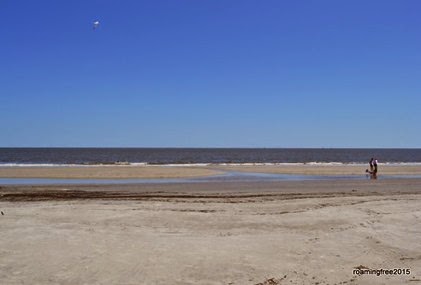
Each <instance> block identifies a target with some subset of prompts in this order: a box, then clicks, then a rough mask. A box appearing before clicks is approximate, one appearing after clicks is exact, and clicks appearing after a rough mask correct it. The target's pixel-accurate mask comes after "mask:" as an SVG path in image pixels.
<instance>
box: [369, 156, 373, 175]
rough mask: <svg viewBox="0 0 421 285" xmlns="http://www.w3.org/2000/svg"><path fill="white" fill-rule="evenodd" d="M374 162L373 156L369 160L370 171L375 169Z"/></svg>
mask: <svg viewBox="0 0 421 285" xmlns="http://www.w3.org/2000/svg"><path fill="white" fill-rule="evenodd" d="M373 162H374V158H373V157H372V158H371V159H370V162H369V164H370V172H373V169H374V165H373Z"/></svg>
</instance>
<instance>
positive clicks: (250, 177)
mask: <svg viewBox="0 0 421 285" xmlns="http://www.w3.org/2000/svg"><path fill="white" fill-rule="evenodd" d="M391 178H395V179H404V178H406V179H407V178H421V175H388V176H379V177H378V179H379V180H382V179H391ZM369 179H370V178H369V177H368V176H367V175H342V176H339V175H330V176H326V175H295V174H272V173H250V172H247V173H245V172H234V171H231V172H226V173H224V174H221V175H215V176H207V177H195V178H159V179H151V178H143V179H59V178H58V179H56V178H0V185H82V184H83V185H106V184H157V183H206V182H260V181H261V182H268V181H273V182H276V181H309V180H369Z"/></svg>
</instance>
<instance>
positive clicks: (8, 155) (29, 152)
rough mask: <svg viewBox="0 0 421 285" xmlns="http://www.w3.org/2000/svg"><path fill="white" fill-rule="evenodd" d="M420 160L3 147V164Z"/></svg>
mask: <svg viewBox="0 0 421 285" xmlns="http://www.w3.org/2000/svg"><path fill="white" fill-rule="evenodd" d="M371 157H375V158H377V159H378V160H379V163H406V164H418V163H421V149H418V148H417V149H362V148H361V149H360V148H355V149H353V148H0V165H4V166H7V165H11V166H13V165H18V166H19V165H104V164H105V165H108V164H110V165H113V164H150V165H155V164H158V165H172V164H177V165H183V164H278V163H321V164H323V163H343V164H353V163H368V161H369V160H370V158H371Z"/></svg>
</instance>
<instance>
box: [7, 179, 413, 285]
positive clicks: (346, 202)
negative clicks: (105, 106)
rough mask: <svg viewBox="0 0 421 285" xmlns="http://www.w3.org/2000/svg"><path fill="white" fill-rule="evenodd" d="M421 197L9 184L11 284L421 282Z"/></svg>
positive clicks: (297, 186) (230, 187) (334, 190)
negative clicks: (377, 271) (381, 272)
mask: <svg viewBox="0 0 421 285" xmlns="http://www.w3.org/2000/svg"><path fill="white" fill-rule="evenodd" d="M420 193H421V179H384V180H377V181H370V180H358V181H356V180H332V181H301V182H299V181H297V182H286V181H284V182H247V183H246V182H213V183H186V184H181V183H179V184H142V185H102V186H101V185H96V186H95V185H91V186H83V185H80V186H7V187H6V186H3V187H1V189H0V210H1V211H2V212H3V213H4V215H0V225H1V227H0V229H1V234H0V284H421V195H420ZM356 268H370V269H394V268H403V269H409V270H410V274H409V275H392V276H391V275H381V276H376V275H363V276H358V275H355V274H353V270H355V269H356Z"/></svg>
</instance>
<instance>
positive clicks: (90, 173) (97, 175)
mask: <svg viewBox="0 0 421 285" xmlns="http://www.w3.org/2000/svg"><path fill="white" fill-rule="evenodd" d="M366 169H367V165H365V164H340V165H325V164H322V165H314V164H297V165H293V164H288V165H206V166H162V165H146V166H125V165H118V166H71V167H60V166H56V167H4V166H3V167H0V178H62V179H136V178H146V179H156V178H192V177H202V176H212V175H218V174H221V173H224V172H227V171H228V172H229V171H238V172H254V173H273V174H295V175H364V173H365V170H366ZM379 175H418V176H421V165H382V164H380V165H379Z"/></svg>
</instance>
